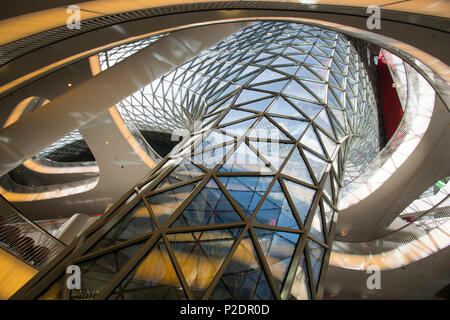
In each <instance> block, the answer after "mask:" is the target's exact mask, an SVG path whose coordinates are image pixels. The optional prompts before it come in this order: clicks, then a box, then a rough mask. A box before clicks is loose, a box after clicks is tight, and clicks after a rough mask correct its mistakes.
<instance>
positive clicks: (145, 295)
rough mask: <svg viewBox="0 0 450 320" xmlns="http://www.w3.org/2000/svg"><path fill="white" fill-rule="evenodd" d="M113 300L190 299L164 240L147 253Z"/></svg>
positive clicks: (118, 288)
mask: <svg viewBox="0 0 450 320" xmlns="http://www.w3.org/2000/svg"><path fill="white" fill-rule="evenodd" d="M108 299H109V300H186V295H185V294H184V290H183V288H182V286H181V284H180V281H179V280H178V276H177V274H176V272H175V269H174V267H173V266H172V261H171V260H170V257H169V253H168V252H167V248H166V246H165V245H164V242H162V241H159V243H158V244H157V245H155V247H154V248H153V249H152V250H151V251H150V253H149V254H147V255H146V256H145V257H144V258H143V259H142V260H141V262H139V264H138V265H137V266H136V267H135V268H134V269H133V271H132V272H131V273H130V274H129V275H128V276H127V277H126V278H125V279H124V280H123V281H122V282H121V283H120V284H119V286H118V287H117V288H116V290H114V292H113V293H112V294H111V295H110V296H109V298H108Z"/></svg>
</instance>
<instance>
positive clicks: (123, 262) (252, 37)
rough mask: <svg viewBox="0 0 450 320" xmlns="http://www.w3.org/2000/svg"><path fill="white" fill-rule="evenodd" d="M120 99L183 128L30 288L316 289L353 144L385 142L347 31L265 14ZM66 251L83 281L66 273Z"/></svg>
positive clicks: (154, 121) (89, 294) (210, 294)
mask: <svg viewBox="0 0 450 320" xmlns="http://www.w3.org/2000/svg"><path fill="white" fill-rule="evenodd" d="M145 41H147V42H137V43H135V44H133V48H139V47H140V46H141V47H142V46H145V45H147V44H148V39H147V40H145ZM128 49H129V48H128V47H126V46H123V47H118V48H116V49H114V55H112V54H109V53H108V54H106V53H105V54H104V55H103V56H101V61H102V63H106V62H105V61H107V60H108V59H111V60H110V61H108V62H107V63H108V65H109V66H110V65H112V64H113V63H116V62H118V61H120V59H121V57H122V56H123V54H121V53H123V51H124V50H125V51H126V50H128ZM113 56H115V57H116V58H113ZM120 108H121V109H122V110H121V112H122V114H125V113H126V116H127V117H129V118H130V119H132V120H133V121H134V122H135V123H136V125H137V126H138V127H139V128H140V129H146V130H148V129H151V130H156V131H158V130H159V131H165V132H172V131H173V130H174V129H176V131H177V134H181V135H183V136H184V139H183V141H182V142H181V143H180V144H178V145H177V146H176V147H175V149H174V150H173V151H172V152H171V154H169V156H167V157H166V158H165V159H164V160H163V161H161V162H160V163H159V165H158V166H157V167H156V168H155V169H154V170H153V171H152V172H151V173H150V175H149V177H147V178H146V179H145V180H144V181H143V182H141V183H139V184H138V185H137V186H136V188H135V189H134V190H131V191H130V192H129V193H128V194H126V195H125V196H124V197H123V198H122V199H121V200H120V201H118V202H117V203H116V205H115V206H113V207H112V208H110V210H109V211H108V212H109V213H108V214H107V215H105V217H103V218H102V219H101V220H100V221H99V223H98V225H97V227H96V228H93V229H91V230H90V231H89V232H88V233H87V234H86V235H85V236H86V239H85V241H84V242H83V243H81V242H80V243H79V244H78V248H77V249H76V250H74V251H73V252H71V253H70V254H68V255H66V256H65V257H64V259H62V260H61V261H60V262H59V263H58V264H57V265H56V266H55V267H54V269H53V270H52V271H51V272H50V273H48V274H47V275H46V276H45V277H44V278H43V280H42V281H43V282H44V283H47V285H46V286H45V288H46V289H45V290H41V289H36V288H35V289H34V290H32V293H31V291H30V293H29V294H30V295H29V297H33V298H36V297H38V298H40V299H316V298H320V296H321V290H322V289H323V282H324V275H325V272H326V268H327V264H328V257H329V253H330V245H331V242H332V238H333V236H332V234H333V225H334V224H333V223H332V222H333V220H334V219H335V218H336V214H335V208H336V203H337V200H338V197H339V190H340V186H341V181H342V179H343V175H344V166H345V163H344V162H345V159H346V157H347V154H346V153H347V152H349V150H352V148H358V149H359V150H361V151H362V150H364V152H366V153H367V157H366V158H370V157H373V156H375V155H376V153H377V152H378V141H377V138H378V134H377V131H378V125H377V115H376V104H375V98H374V93H373V90H372V87H371V84H370V82H369V81H368V77H367V73H366V70H365V68H364V65H363V61H362V58H361V57H360V56H359V55H358V54H357V52H356V50H355V48H354V47H353V45H352V43H351V41H350V40H349V39H347V38H346V37H345V36H343V35H341V34H337V33H335V32H333V31H329V30H324V29H320V28H317V27H313V26H308V25H301V24H294V23H284V22H257V23H254V24H252V25H251V26H249V27H247V28H245V29H243V30H241V31H240V32H238V33H236V34H235V35H233V36H232V37H229V38H227V39H225V40H223V41H222V42H220V43H218V44H217V45H216V46H214V47H213V48H211V49H209V50H206V51H204V52H203V53H202V54H200V55H199V56H198V57H196V58H195V59H192V60H191V61H189V62H187V63H186V64H184V65H182V66H180V67H178V68H176V69H175V70H173V71H172V72H170V73H168V74H166V75H165V76H163V77H162V78H160V79H158V80H156V81H154V82H153V83H151V84H149V85H147V86H145V87H144V88H143V89H142V90H140V91H139V92H136V93H135V94H134V95H133V96H131V97H129V98H127V99H125V100H124V101H122V103H121V104H120ZM169 130H172V131H169ZM349 137H358V139H351V138H349ZM361 144H364V146H365V147H364V148H362V146H361ZM352 145H355V146H353V147H352ZM68 264H76V265H78V266H79V267H80V268H81V271H82V283H81V289H73V290H69V289H67V287H66V286H65V285H64V284H65V283H66V281H65V278H64V277H65V276H66V277H67V275H65V274H64V272H65V269H64V267H65V266H66V265H68ZM52 283H53V284H52ZM49 285H50V287H49ZM42 288H44V287H42Z"/></svg>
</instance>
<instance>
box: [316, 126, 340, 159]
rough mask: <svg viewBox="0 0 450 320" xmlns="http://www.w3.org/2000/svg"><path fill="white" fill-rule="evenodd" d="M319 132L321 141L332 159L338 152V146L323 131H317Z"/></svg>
mask: <svg viewBox="0 0 450 320" xmlns="http://www.w3.org/2000/svg"><path fill="white" fill-rule="evenodd" d="M317 132H318V133H319V136H320V140H322V143H323V145H324V146H325V149H326V151H327V153H328V155H329V157H331V156H332V155H333V153H334V150H336V147H337V144H336V142H334V141H333V140H331V139H330V138H329V137H328V136H327V135H326V134H325V133H323V132H322V131H321V130H319V129H317Z"/></svg>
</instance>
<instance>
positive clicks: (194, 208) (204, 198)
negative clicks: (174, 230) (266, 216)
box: [172, 179, 242, 227]
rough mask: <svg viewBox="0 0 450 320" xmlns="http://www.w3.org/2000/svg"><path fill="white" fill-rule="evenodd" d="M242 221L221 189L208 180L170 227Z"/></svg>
mask: <svg viewBox="0 0 450 320" xmlns="http://www.w3.org/2000/svg"><path fill="white" fill-rule="evenodd" d="M239 221H242V220H241V218H240V217H239V215H238V214H237V213H236V211H235V210H234V208H233V207H232V206H231V204H230V202H229V201H228V200H227V198H226V197H225V195H224V194H223V192H222V190H220V188H219V186H218V185H217V184H216V183H215V182H214V180H212V179H211V180H210V181H209V182H208V183H207V184H206V185H205V186H204V187H203V189H202V190H201V191H200V192H199V193H198V194H197V195H196V196H195V198H194V199H193V200H192V201H191V203H190V204H189V205H188V206H187V207H186V209H184V211H183V213H182V214H181V216H180V217H179V218H178V219H177V220H176V221H175V222H174V223H173V224H172V227H186V226H199V225H208V224H222V223H230V222H239Z"/></svg>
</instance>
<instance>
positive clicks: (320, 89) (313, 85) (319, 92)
mask: <svg viewBox="0 0 450 320" xmlns="http://www.w3.org/2000/svg"><path fill="white" fill-rule="evenodd" d="M301 83H302V84H303V85H304V86H305V87H306V88H308V89H309V90H311V91H312V92H314V94H315V95H316V96H317V97H319V99H320V100H321V101H320V102H322V103H323V102H325V94H326V92H327V85H326V84H325V83H321V82H314V81H306V80H301Z"/></svg>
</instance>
